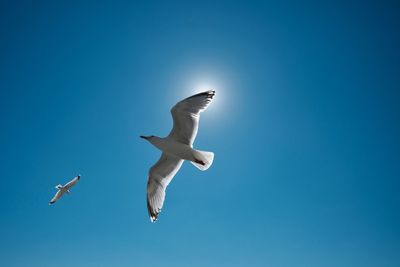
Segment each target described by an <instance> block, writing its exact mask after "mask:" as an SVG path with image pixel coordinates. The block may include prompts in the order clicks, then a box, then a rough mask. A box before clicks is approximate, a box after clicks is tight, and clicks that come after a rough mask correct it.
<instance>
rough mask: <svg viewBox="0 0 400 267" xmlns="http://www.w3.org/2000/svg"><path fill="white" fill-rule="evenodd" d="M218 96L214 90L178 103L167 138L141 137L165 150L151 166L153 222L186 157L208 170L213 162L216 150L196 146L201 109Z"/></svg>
mask: <svg viewBox="0 0 400 267" xmlns="http://www.w3.org/2000/svg"><path fill="white" fill-rule="evenodd" d="M214 95H215V91H214V90H210V91H206V92H203V93H200V94H196V95H193V96H191V97H188V98H186V99H184V100H182V101H180V102H178V103H177V104H176V105H175V106H174V107H173V108H172V109H171V114H172V118H173V120H174V126H173V128H172V131H171V132H170V134H169V135H168V136H167V137H164V138H161V137H157V136H154V135H151V136H140V137H141V138H144V139H146V140H147V141H149V142H150V143H151V144H152V145H154V146H155V147H157V148H158V149H160V150H161V151H162V154H161V157H160V159H159V160H158V161H157V162H156V164H154V165H153V167H151V168H150V170H149V176H148V181H147V210H148V211H149V216H150V220H151V221H152V222H155V221H157V218H158V214H159V213H160V212H161V208H162V206H163V203H164V199H165V190H166V188H167V186H168V184H169V183H170V182H171V180H172V178H174V176H175V174H176V173H177V172H178V171H179V169H180V167H181V166H182V163H183V160H188V161H190V163H192V164H193V165H194V166H196V167H197V168H198V169H200V170H202V171H205V170H207V169H208V168H209V167H210V166H211V164H212V162H213V159H214V153H212V152H206V151H200V150H195V149H193V148H192V147H193V142H194V139H195V138H196V135H197V130H198V128H199V119H200V112H202V111H204V110H205V109H206V108H207V107H208V106H209V105H210V103H211V101H212V99H213V97H214Z"/></svg>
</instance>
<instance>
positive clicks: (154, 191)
mask: <svg viewBox="0 0 400 267" xmlns="http://www.w3.org/2000/svg"><path fill="white" fill-rule="evenodd" d="M182 163H183V160H182V159H179V158H176V157H174V156H171V155H167V154H165V153H162V155H161V157H160V159H159V160H158V161H157V163H156V164H154V165H153V167H151V168H150V170H149V177H148V180H147V210H148V211H149V216H150V220H151V221H152V222H155V221H156V220H157V218H158V214H159V213H160V212H161V208H162V206H163V204H164V199H165V190H166V188H167V186H168V184H169V183H170V182H171V180H172V178H174V176H175V174H176V173H177V172H178V171H179V169H180V167H181V166H182Z"/></svg>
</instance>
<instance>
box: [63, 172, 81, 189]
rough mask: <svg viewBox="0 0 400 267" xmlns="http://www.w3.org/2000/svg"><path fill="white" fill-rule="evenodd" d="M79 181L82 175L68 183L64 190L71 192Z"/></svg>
mask: <svg viewBox="0 0 400 267" xmlns="http://www.w3.org/2000/svg"><path fill="white" fill-rule="evenodd" d="M79 179H81V176H80V175H78V176H76V177H75V178H74V179H72V180H71V181H69V182H68V183H66V184H65V185H64V188H65V189H66V190H69V189H70V188H71V187H73V186H74V185H75V184H76V183H77V182H78V181H79Z"/></svg>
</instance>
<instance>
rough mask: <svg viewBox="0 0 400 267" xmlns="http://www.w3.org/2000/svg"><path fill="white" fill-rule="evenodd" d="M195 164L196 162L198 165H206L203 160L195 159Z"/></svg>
mask: <svg viewBox="0 0 400 267" xmlns="http://www.w3.org/2000/svg"><path fill="white" fill-rule="evenodd" d="M194 162H196V163H197V164H200V165H203V166H204V165H206V164H205V163H204V161H202V160H199V159H196V158H195V159H194Z"/></svg>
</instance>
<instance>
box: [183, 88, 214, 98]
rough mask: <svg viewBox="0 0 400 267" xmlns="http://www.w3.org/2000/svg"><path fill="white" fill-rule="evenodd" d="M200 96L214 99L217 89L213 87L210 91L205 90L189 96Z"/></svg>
mask: <svg viewBox="0 0 400 267" xmlns="http://www.w3.org/2000/svg"><path fill="white" fill-rule="evenodd" d="M198 96H205V97H206V98H210V99H212V98H213V97H214V96H215V90H214V89H213V90H208V91H205V92H201V93H198V94H195V95H192V96H190V97H189V98H192V97H198Z"/></svg>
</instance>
